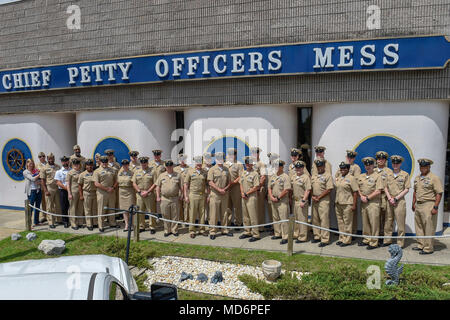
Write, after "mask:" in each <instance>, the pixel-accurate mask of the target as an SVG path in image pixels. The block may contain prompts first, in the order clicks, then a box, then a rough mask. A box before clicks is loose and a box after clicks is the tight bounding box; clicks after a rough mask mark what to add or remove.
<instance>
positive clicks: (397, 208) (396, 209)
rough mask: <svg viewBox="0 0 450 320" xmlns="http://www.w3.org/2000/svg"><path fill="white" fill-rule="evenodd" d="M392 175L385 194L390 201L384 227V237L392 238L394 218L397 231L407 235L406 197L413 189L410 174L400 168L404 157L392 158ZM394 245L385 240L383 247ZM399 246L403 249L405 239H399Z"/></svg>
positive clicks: (389, 176) (388, 178)
mask: <svg viewBox="0 0 450 320" xmlns="http://www.w3.org/2000/svg"><path fill="white" fill-rule="evenodd" d="M391 162H392V168H393V170H392V173H390V174H388V176H387V183H386V187H385V188H384V192H385V194H386V197H387V199H388V207H387V212H386V222H385V227H384V235H385V236H392V231H393V229H394V218H395V222H396V223H397V230H398V232H397V233H398V235H399V236H404V235H405V220H406V201H405V195H406V194H407V193H408V191H409V188H410V187H411V182H410V178H409V174H408V173H406V172H405V171H403V170H401V169H400V167H401V165H402V162H403V157H401V156H398V155H393V156H391ZM391 243H392V239H389V238H386V239H384V242H383V246H384V247H385V246H388V245H390V244H391ZM397 244H398V245H399V246H400V247H402V248H403V246H404V244H405V239H397Z"/></svg>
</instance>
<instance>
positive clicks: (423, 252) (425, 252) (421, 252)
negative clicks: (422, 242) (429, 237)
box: [419, 250, 433, 254]
mask: <svg viewBox="0 0 450 320" xmlns="http://www.w3.org/2000/svg"><path fill="white" fill-rule="evenodd" d="M432 253H433V251H431V252H427V251H423V250H422V251H420V252H419V254H432Z"/></svg>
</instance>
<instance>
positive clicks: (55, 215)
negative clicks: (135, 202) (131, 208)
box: [29, 204, 128, 219]
mask: <svg viewBox="0 0 450 320" xmlns="http://www.w3.org/2000/svg"><path fill="white" fill-rule="evenodd" d="M29 206H30V207H31V208H33V209H36V210H39V211H40V212H43V213H45V214H48V215H50V216H54V217H63V218H78V219H81V218H99V217H109V216H115V215H118V214H122V213H127V212H128V211H120V212H116V213H108V214H102V215H99V216H69V215H65V214H56V213H51V212H47V211H44V210H42V209H39V208H36V207H35V206H33V205H31V204H29Z"/></svg>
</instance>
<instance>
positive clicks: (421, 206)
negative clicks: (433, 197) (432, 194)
mask: <svg viewBox="0 0 450 320" xmlns="http://www.w3.org/2000/svg"><path fill="white" fill-rule="evenodd" d="M433 206H434V201H426V202H422V203H418V202H416V211H415V216H414V222H415V226H416V235H417V236H434V235H435V233H436V226H437V216H438V215H437V214H431V210H432V209H433ZM433 242H434V239H432V238H429V239H417V247H418V248H420V249H423V251H425V252H433V251H434V243H433Z"/></svg>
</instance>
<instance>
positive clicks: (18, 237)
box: [11, 233, 22, 241]
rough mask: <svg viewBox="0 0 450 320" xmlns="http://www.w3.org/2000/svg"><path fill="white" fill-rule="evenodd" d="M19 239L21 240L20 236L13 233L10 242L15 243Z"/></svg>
mask: <svg viewBox="0 0 450 320" xmlns="http://www.w3.org/2000/svg"><path fill="white" fill-rule="evenodd" d="M20 238H22V236H21V235H20V234H18V233H13V234H12V235H11V240H12V241H17V240H19V239H20Z"/></svg>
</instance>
